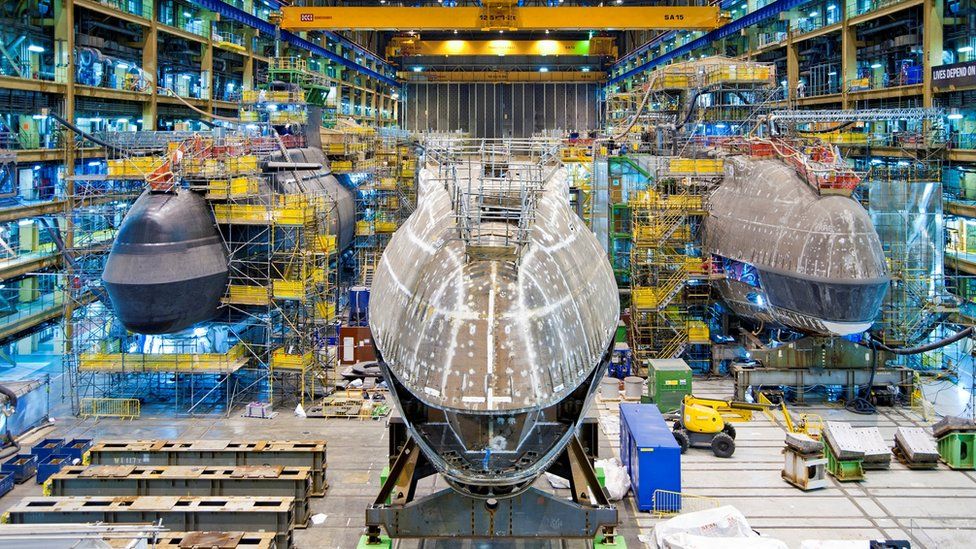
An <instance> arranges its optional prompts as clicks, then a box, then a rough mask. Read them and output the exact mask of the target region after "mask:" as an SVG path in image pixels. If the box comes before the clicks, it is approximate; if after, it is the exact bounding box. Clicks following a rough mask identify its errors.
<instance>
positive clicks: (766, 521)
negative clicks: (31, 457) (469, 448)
mask: <svg viewBox="0 0 976 549" xmlns="http://www.w3.org/2000/svg"><path fill="white" fill-rule="evenodd" d="M58 381H59V380H58V379H57V378H56V377H55V379H54V380H53V383H52V401H53V402H52V403H53V404H55V405H56V406H55V408H56V410H63V406H61V405H60V403H59V402H58V401H57V395H58V394H59V390H58V387H57V385H58ZM695 392H696V394H699V395H701V396H714V397H722V398H725V397H728V396H729V395H731V393H732V387H731V382H730V381H729V380H712V381H699V380H696V381H695ZM595 406H596V407H597V408H598V410H599V412H600V414H601V416H608V417H613V418H615V417H616V414H617V410H616V408H617V406H618V404H617V403H613V402H606V403H604V402H599V403H596V404H595ZM802 411H805V412H813V413H817V414H820V415H821V416H823V417H824V419H828V420H843V421H851V422H852V423H854V424H855V425H857V426H878V427H879V428H880V429H881V432H882V433H883V435H884V436H885V437H886V439H888V440H892V439H893V436H894V431H895V428H896V427H897V426H899V425H918V426H921V425H925V424H926V423H925V422H923V421H922V420H921V417H919V416H917V415H916V414H914V413H913V412H911V411H910V410H907V409H881V412H880V414H878V415H877V416H858V415H855V414H851V413H849V412H847V411H845V410H843V409H842V408H836V407H823V406H820V407H810V408H808V409H804V410H802ZM611 423H612V422H611ZM736 428H737V431H738V437H737V443H738V449H737V450H736V453H735V456H734V457H732V458H731V459H725V460H723V459H719V458H716V457H714V456H713V455H712V454H711V452H710V451H708V450H705V449H691V450H689V451H688V453H687V454H685V455H684V456H683V458H682V481H683V491H684V492H686V493H690V494H696V495H703V496H710V497H714V498H717V499H718V501H719V502H720V503H721V504H727V505H734V506H736V507H737V508H739V510H741V511H742V512H743V513H744V514H745V516H746V517H747V518H748V519H749V521H750V524H751V525H752V527H753V528H754V529H755V530H757V531H759V532H760V533H761V534H763V535H765V536H771V537H775V538H778V539H781V540H783V541H785V542H786V543H787V544H789V546H790V547H799V545H800V543H801V541H802V540H805V539H880V538H893V539H899V538H900V539H904V538H907V539H910V540H911V541H912V543H913V546H914V547H921V548H936V547H938V548H939V549H945V548H954V547H960V548H961V547H973V546H974V542H973V541H972V540H973V539H974V536H976V472H973V471H966V472H963V471H952V470H949V469H947V468H945V467H944V466H942V467H940V468H939V469H937V470H933V471H911V470H908V469H906V468H905V467H903V466H902V465H900V464H898V463H894V464H893V465H892V468H891V470H890V471H870V472H868V474H867V478H866V480H865V481H863V482H859V483H840V482H837V481H835V480H834V479H832V478H831V480H830V486H829V487H828V488H826V489H824V490H819V491H815V492H809V493H804V492H801V491H799V490H797V489H795V488H793V487H792V486H790V485H788V484H786V483H785V482H784V481H782V480H781V479H780V470H781V468H782V456H781V454H780V451H781V450H782V447H783V443H782V441H783V430H782V428H781V427H780V426H778V425H776V424H774V423H773V422H771V421H770V420H769V419H768V418H766V417H765V416H763V415H762V414H758V415H757V417H756V418H755V419H754V420H753V421H752V422H750V423H745V424H738V425H737V426H736ZM610 431H611V436H608V435H607V432H606V431H605V432H604V434H603V440H602V441H601V444H602V446H601V450H602V453H603V455H604V456H608V455H618V446H619V441H618V439H617V436H616V435H615V434H613V433H612V429H610ZM42 436H57V437H66V438H73V437H83V438H94V439H108V438H126V439H138V438H186V439H199V438H208V439H310V438H315V439H318V438H324V439H326V440H328V443H329V447H328V466H329V472H328V480H329V483H330V489H329V492H328V494H327V495H326V496H325V497H324V498H317V499H313V500H312V512H313V513H323V514H325V515H326V520H325V522H324V523H323V524H321V525H312V526H310V527H309V528H308V529H304V530H296V535H295V541H296V543H297V546H298V547H300V548H313V547H329V548H331V547H336V548H341V549H346V548H352V547H355V546H356V542H357V540H358V539H359V536H360V534H361V531H362V526H363V518H364V508H365V506H366V505H367V503H368V502H370V501H371V500H372V499H373V497H374V495H375V493H376V491H377V490H378V489H379V475H380V470H381V469H382V468H383V466H384V464H385V463H386V459H387V456H386V452H387V438H386V429H385V422H382V421H365V422H362V421H357V420H343V419H326V420H323V419H301V418H297V417H295V416H293V415H292V414H291V413H289V412H288V411H287V410H284V411H281V413H279V414H278V416H277V417H276V418H275V419H272V420H260V419H244V418H241V417H239V415H237V414H236V413H235V414H234V415H232V416H231V417H230V418H223V417H206V418H199V417H198V418H174V417H143V418H142V419H138V420H135V421H115V420H99V421H95V420H80V419H76V418H74V417H70V416H65V415H63V413H62V414H61V415H60V416H59V417H58V420H57V425H56V427H55V428H54V429H53V431H48V432H46V433H43V434H42ZM540 482H544V481H540ZM444 486H445V484H444V482H443V480H441V479H439V478H437V479H432V480H431V481H428V482H425V483H424V485H423V486H422V489H424V490H430V489H433V488H438V489H439V488H442V487H444ZM40 491H41V490H40V486H38V485H36V484H33V483H28V484H23V485H20V486H17V487H16V488H15V489H14V491H13V492H12V493H10V494H7V495H6V496H4V497H3V498H0V511H5V510H6V509H7V508H9V507H10V506H11V505H12V504H13V503H14V502H15V501H16V500H18V499H19V498H20V497H23V496H31V495H40ZM619 509H620V512H621V520H622V522H623V526H622V528H621V531H622V533H623V534H624V536H625V539H626V540H627V544H628V546H629V547H643V546H644V545H643V544H642V543H641V541H640V538H642V537H644V536H646V535H648V534H649V533H650V530H651V528H652V527H653V526H654V524H655V523H656V522H657V520H656V519H654V518H652V517H651V516H650V515H649V514H647V513H639V512H637V511H636V510H635V507H634V504H633V501H632V499H630V498H629V497H628V498H626V499H625V500H624V501H623V502H622V503H621V504H620V507H619ZM415 545H416V544H403V545H401V546H402V547H412V546H415ZM444 546H450V545H449V544H448V545H444ZM454 546H456V545H454ZM479 546H481V545H479Z"/></svg>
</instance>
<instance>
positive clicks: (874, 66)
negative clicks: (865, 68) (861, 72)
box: [871, 63, 881, 69]
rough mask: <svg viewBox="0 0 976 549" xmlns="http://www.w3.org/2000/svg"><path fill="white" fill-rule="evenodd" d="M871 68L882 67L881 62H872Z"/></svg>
mask: <svg viewBox="0 0 976 549" xmlns="http://www.w3.org/2000/svg"><path fill="white" fill-rule="evenodd" d="M871 68H872V69H880V68H881V63H871Z"/></svg>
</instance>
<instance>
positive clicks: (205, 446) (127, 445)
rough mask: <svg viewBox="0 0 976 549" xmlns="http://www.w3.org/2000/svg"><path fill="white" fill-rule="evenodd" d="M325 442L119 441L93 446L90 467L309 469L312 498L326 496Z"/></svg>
mask: <svg viewBox="0 0 976 549" xmlns="http://www.w3.org/2000/svg"><path fill="white" fill-rule="evenodd" d="M325 450H326V445H325V441H324V440H302V441H287V440H278V441H274V440H251V441H228V440H223V441H220V440H179V441H169V440H119V441H111V440H109V441H103V442H100V443H98V444H95V445H94V446H92V448H91V449H90V450H89V455H90V459H91V464H92V465H267V464H271V465H281V466H290V467H310V468H311V469H312V495H313V496H321V495H324V494H325V489H326V487H327V486H328V485H327V484H326V482H325V469H326V455H325Z"/></svg>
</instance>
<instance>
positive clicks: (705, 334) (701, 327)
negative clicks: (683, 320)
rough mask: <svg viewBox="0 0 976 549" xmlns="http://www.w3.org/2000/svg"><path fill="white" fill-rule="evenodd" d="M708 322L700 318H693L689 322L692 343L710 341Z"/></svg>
mask: <svg viewBox="0 0 976 549" xmlns="http://www.w3.org/2000/svg"><path fill="white" fill-rule="evenodd" d="M709 336H710V334H709V331H708V324H705V323H704V322H702V321H700V320H692V321H691V322H689V323H688V341H689V342H690V343H708V342H709Z"/></svg>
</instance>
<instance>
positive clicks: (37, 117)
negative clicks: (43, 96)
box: [31, 114, 47, 120]
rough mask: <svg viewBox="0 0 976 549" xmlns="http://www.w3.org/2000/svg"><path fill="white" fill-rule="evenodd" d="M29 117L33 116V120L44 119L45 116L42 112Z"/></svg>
mask: <svg viewBox="0 0 976 549" xmlns="http://www.w3.org/2000/svg"><path fill="white" fill-rule="evenodd" d="M31 118H33V119H34V120H44V119H45V118H47V117H46V116H44V115H43V114H35V115H34V116H31Z"/></svg>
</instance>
